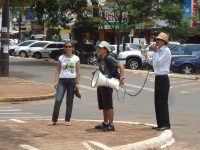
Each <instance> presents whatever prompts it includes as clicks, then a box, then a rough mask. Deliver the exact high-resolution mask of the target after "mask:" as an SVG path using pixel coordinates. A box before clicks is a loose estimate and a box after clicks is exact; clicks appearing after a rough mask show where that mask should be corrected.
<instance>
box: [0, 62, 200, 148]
mask: <svg viewBox="0 0 200 150" xmlns="http://www.w3.org/2000/svg"><path fill="white" fill-rule="evenodd" d="M54 71H55V63H53V62H41V61H36V60H32V59H31V60H29V59H26V60H24V59H18V58H16V59H13V58H11V59H10V75H11V76H17V77H21V78H24V79H28V80H34V81H38V82H44V83H48V84H52V83H53V78H54ZM145 77H146V72H144V73H131V72H129V73H126V86H127V89H128V92H130V93H132V94H134V93H136V92H137V91H139V89H140V88H141V86H142V84H143V82H144V79H145ZM170 80H171V90H170V100H169V106H170V116H171V123H172V131H173V133H174V137H175V140H176V141H177V142H176V143H175V144H173V145H172V146H171V147H170V149H178V148H179V149H184V150H185V149H193V150H198V149H200V144H199V139H200V119H199V118H200V110H199V105H200V101H199V95H200V93H199V92H200V88H199V87H200V86H199V85H200V81H196V80H189V79H180V78H172V77H171V78H170ZM90 83H91V69H87V68H82V69H81V93H82V97H83V99H82V100H78V99H75V103H74V110H73V118H76V119H101V112H99V111H98V110H97V103H96V92H95V91H96V90H95V89H92V88H91V87H90ZM153 84H154V77H153V76H152V75H150V76H149V77H148V81H147V83H146V85H145V88H144V89H143V91H142V92H141V93H140V95H138V96H136V97H129V96H127V95H126V96H125V99H124V101H123V102H122V101H121V99H120V101H119V100H117V96H116V95H115V103H114V105H115V120H122V121H134V122H144V123H152V124H155V114H154V106H153ZM123 92H124V91H120V93H119V97H120V98H122V97H123V96H122V94H123ZM53 103H54V101H53V99H49V100H45V101H35V102H21V103H4V104H0V120H4V119H9V118H51V112H52V107H53ZM64 107H65V105H62V108H61V109H62V111H61V114H60V117H61V118H63V116H64V109H65V108H64Z"/></svg>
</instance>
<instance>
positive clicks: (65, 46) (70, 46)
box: [64, 46, 72, 48]
mask: <svg viewBox="0 0 200 150" xmlns="http://www.w3.org/2000/svg"><path fill="white" fill-rule="evenodd" d="M64 47H65V48H72V46H64Z"/></svg>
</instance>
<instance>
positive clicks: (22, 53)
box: [19, 51, 27, 58]
mask: <svg viewBox="0 0 200 150" xmlns="http://www.w3.org/2000/svg"><path fill="white" fill-rule="evenodd" d="M19 56H20V57H23V58H25V57H27V53H26V52H25V51H21V52H20V53H19Z"/></svg>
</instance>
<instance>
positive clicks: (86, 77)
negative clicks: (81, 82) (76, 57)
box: [81, 76, 92, 80]
mask: <svg viewBox="0 0 200 150" xmlns="http://www.w3.org/2000/svg"><path fill="white" fill-rule="evenodd" d="M81 77H82V78H85V79H89V80H92V78H91V77H88V76H81Z"/></svg>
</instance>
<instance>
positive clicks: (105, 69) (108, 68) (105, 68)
mask: <svg viewBox="0 0 200 150" xmlns="http://www.w3.org/2000/svg"><path fill="white" fill-rule="evenodd" d="M105 59H106V60H105ZM99 61H100V62H99V70H100V71H101V73H102V74H103V75H104V76H105V77H107V78H111V77H112V75H111V72H112V71H113V70H114V69H115V67H117V66H118V64H119V61H118V60H116V59H115V58H114V57H113V56H111V55H107V56H106V57H104V58H100V59H99ZM106 62H107V63H109V64H110V65H109V66H107V65H108V64H107V63H106Z"/></svg>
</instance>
